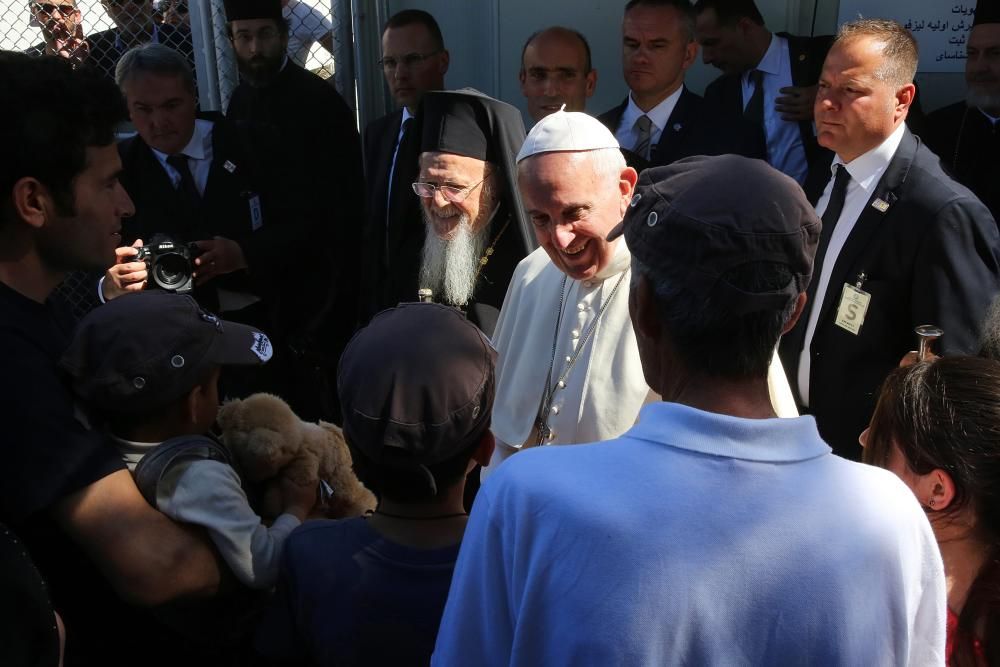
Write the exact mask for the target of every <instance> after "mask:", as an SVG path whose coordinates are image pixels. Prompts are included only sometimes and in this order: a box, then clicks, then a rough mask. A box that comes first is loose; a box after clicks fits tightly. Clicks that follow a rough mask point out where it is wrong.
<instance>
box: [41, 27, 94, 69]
mask: <svg viewBox="0 0 1000 667" xmlns="http://www.w3.org/2000/svg"><path fill="white" fill-rule="evenodd" d="M46 29H47V30H48V31H49V34H51V35H52V39H53V41H54V42H55V49H56V52H57V53H58V54H59V57H60V58H66V59H67V60H69V61H70V62H72V63H73V64H74V65H82V64H83V63H84V62H85V61H86V60H87V57H88V56H89V55H90V44H89V43H87V39H86V37H84V35H83V24H82V23H78V24H77V26H76V29H75V31H74V33H73V34H72V35H71V34H70V33H69V31H68V30H67V29H66V25H65V24H64V23H63V22H62V21H59V20H57V19H55V18H50V19H49V20H48V21H46Z"/></svg>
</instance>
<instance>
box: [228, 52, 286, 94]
mask: <svg viewBox="0 0 1000 667" xmlns="http://www.w3.org/2000/svg"><path fill="white" fill-rule="evenodd" d="M283 62H285V54H284V53H277V54H275V55H273V56H264V55H256V56H253V57H252V58H248V59H244V58H237V63H238V65H239V68H240V74H241V75H242V76H243V77H244V78H245V79H246V80H247V81H248V82H249V83H250V84H251V85H253V86H266V85H267V84H269V83H271V81H273V80H274V77H276V76H277V75H278V72H280V71H281V64H282V63H283Z"/></svg>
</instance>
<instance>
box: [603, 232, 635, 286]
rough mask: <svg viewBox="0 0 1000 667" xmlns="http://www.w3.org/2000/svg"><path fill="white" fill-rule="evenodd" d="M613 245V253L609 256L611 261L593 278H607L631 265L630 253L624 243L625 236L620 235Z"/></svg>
mask: <svg viewBox="0 0 1000 667" xmlns="http://www.w3.org/2000/svg"><path fill="white" fill-rule="evenodd" d="M617 244H618V245H617V246H615V254H614V255H612V256H611V261H610V262H608V265H607V266H605V267H604V268H603V269H601V270H600V271H598V272H597V275H595V276H594V279H595V280H607V279H608V278H611V277H613V276H617V275H618V274H619V273H621V272H622V271H624V270H625V269H628V268H629V267H630V266H632V253H630V252H629V250H628V246H626V245H625V237H624V236H623V237H621V238H619V239H618V241H617Z"/></svg>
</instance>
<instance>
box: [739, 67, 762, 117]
mask: <svg viewBox="0 0 1000 667" xmlns="http://www.w3.org/2000/svg"><path fill="white" fill-rule="evenodd" d="M750 82H751V83H752V84H753V93H752V94H751V95H750V101H749V102H747V105H746V107H744V108H743V117H744V118H746V119H747V120H748V121H750V122H751V123H756V124H757V125H760V126H761V128H763V127H764V73H763V72H761V71H760V70H759V69H753V70H750Z"/></svg>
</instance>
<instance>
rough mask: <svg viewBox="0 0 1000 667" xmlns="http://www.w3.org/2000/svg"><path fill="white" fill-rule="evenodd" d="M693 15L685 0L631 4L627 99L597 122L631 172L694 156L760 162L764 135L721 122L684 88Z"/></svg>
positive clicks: (626, 31) (625, 31) (694, 50)
mask: <svg viewBox="0 0 1000 667" xmlns="http://www.w3.org/2000/svg"><path fill="white" fill-rule="evenodd" d="M697 54H698V45H697V43H696V42H695V40H694V14H693V12H692V10H691V6H690V4H688V2H687V1H686V0H631V2H629V3H628V4H627V5H625V15H624V19H623V20H622V70H623V73H624V77H625V83H627V84H628V87H629V95H628V97H627V98H626V99H625V101H624V102H622V103H621V104H620V105H618V106H617V107H615V108H613V109H610V110H609V111H606V112H604V113H603V114H601V115H600V116H598V120H600V121H601V122H602V123H604V124H605V125H606V126H607V127H608V129H610V130H611V131H612V132H613V133H614V134H615V138H616V139H617V140H618V143H619V145H621V147H622V152H623V153H624V154H625V158H626V160H627V161H628V163H629V166H630V167H633V168H635V169H637V170H640V171H641V170H642V169H643V168H645V167H647V166H659V165H665V164H670V163H671V162H673V161H675V160H679V159H681V158H683V157H688V156H690V155H720V154H723V153H738V154H741V155H745V156H747V157H757V158H763V157H764V155H765V153H764V141H763V135H762V133H761V131H760V129H758V128H756V127H754V126H753V125H752V124H751V123H748V122H745V121H743V120H742V119H727V120H725V121H723V120H722V118H721V114H716V113H709V109H708V107H707V106H706V105H705V103H704V100H702V98H701V97H699V96H698V95H695V94H694V93H692V92H691V91H689V90H688V89H687V88H686V87H685V86H684V72H685V71H686V70H687V68H688V67H690V66H691V64H692V63H693V62H694V59H695V56H697Z"/></svg>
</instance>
